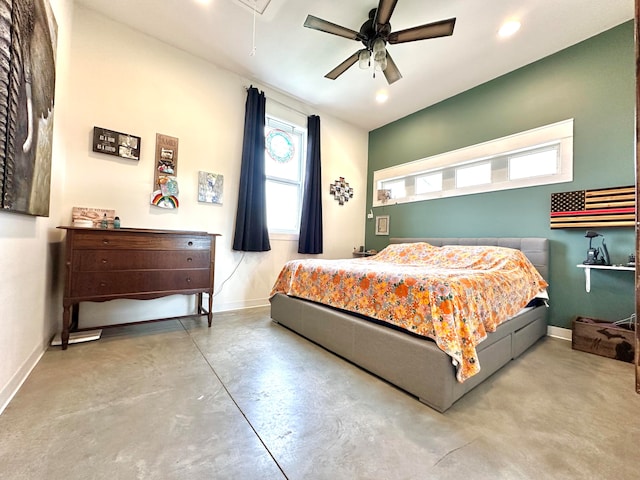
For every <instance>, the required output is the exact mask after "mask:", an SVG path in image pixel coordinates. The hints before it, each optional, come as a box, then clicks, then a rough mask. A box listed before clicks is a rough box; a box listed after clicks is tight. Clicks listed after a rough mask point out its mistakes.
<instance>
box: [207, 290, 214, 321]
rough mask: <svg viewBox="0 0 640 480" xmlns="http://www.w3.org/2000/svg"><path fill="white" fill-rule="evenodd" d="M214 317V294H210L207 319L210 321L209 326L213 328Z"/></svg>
mask: <svg viewBox="0 0 640 480" xmlns="http://www.w3.org/2000/svg"><path fill="white" fill-rule="evenodd" d="M212 316H213V292H212V291H211V292H209V314H208V315H207V319H208V320H209V326H211V319H212Z"/></svg>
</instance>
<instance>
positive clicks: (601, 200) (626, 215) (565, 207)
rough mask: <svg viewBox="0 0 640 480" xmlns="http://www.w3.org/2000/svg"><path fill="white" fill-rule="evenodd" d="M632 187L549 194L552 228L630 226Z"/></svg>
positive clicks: (632, 220) (633, 199)
mask: <svg viewBox="0 0 640 480" xmlns="http://www.w3.org/2000/svg"><path fill="white" fill-rule="evenodd" d="M635 215H636V197H635V187H634V186H630V187H617V188H601V189H598V190H577V191H575V192H563V193H552V194H551V228H589V227H633V226H634V225H635Z"/></svg>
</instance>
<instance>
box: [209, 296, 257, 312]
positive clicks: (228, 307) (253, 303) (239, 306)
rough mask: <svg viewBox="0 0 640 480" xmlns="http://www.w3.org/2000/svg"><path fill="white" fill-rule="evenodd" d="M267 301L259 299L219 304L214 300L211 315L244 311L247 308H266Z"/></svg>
mask: <svg viewBox="0 0 640 480" xmlns="http://www.w3.org/2000/svg"><path fill="white" fill-rule="evenodd" d="M268 306H269V299H267V298H259V299H256V300H249V301H244V302H230V303H223V304H219V303H216V302H215V300H214V302H213V313H216V312H230V311H233V310H246V309H248V308H258V307H268Z"/></svg>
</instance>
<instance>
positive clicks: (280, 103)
mask: <svg viewBox="0 0 640 480" xmlns="http://www.w3.org/2000/svg"><path fill="white" fill-rule="evenodd" d="M252 86H253V85H252ZM255 88H258V87H255ZM244 89H245V90H249V87H247V86H246V85H245V87H244ZM267 100H269V101H270V102H274V103H277V104H278V105H281V106H283V107H285V108H288V109H289V110H291V111H292V112H296V113H299V114H300V115H304V116H305V117H309V116H310V115H313V114H310V113H305V112H303V111H301V110H298V109H297V108H293V107H292V106H290V105H287V104H286V103H282V102H281V101H279V100H275V99H273V98H271V97H267Z"/></svg>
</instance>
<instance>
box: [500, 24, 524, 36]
mask: <svg viewBox="0 0 640 480" xmlns="http://www.w3.org/2000/svg"><path fill="white" fill-rule="evenodd" d="M518 30H520V22H519V21H518V20H509V21H508V22H504V23H503V24H502V26H501V27H500V30H498V35H500V36H501V37H503V38H505V37H510V36H511V35H513V34H514V33H516V32H517V31H518Z"/></svg>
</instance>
